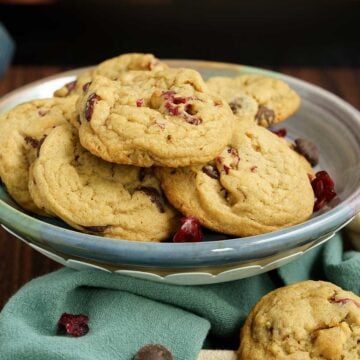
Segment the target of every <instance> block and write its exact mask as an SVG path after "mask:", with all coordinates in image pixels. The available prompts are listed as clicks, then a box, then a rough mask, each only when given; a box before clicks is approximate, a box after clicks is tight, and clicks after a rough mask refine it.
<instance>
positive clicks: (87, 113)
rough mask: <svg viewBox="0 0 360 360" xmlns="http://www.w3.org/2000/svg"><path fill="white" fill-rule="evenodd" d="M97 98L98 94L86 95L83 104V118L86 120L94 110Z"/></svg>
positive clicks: (88, 119) (98, 98) (89, 118)
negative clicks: (85, 100) (86, 97)
mask: <svg viewBox="0 0 360 360" xmlns="http://www.w3.org/2000/svg"><path fill="white" fill-rule="evenodd" d="M98 100H100V96H99V95H96V94H95V93H92V94H91V95H90V96H89V97H88V99H87V102H86V105H85V119H86V120H87V121H90V120H91V117H92V114H93V112H94V105H95V102H96V101H98Z"/></svg>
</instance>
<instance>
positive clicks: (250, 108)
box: [207, 75, 300, 127]
mask: <svg viewBox="0 0 360 360" xmlns="http://www.w3.org/2000/svg"><path fill="white" fill-rule="evenodd" d="M207 85H208V86H209V88H210V90H211V91H213V92H214V93H216V94H218V95H219V96H221V97H223V98H224V99H225V100H226V101H227V102H228V103H229V105H230V107H231V109H232V111H233V113H234V114H235V115H236V116H237V117H238V118H239V119H241V120H242V119H244V118H248V117H251V118H252V119H253V120H254V122H255V123H257V124H258V125H261V126H264V127H268V126H270V125H274V124H276V123H278V122H280V121H283V120H285V119H287V118H288V117H289V116H290V115H292V114H293V113H294V112H295V111H296V110H297V109H298V108H299V106H300V97H299V95H298V94H297V93H296V92H295V91H294V90H292V89H291V88H290V87H289V86H288V85H287V84H286V83H285V82H284V81H282V80H278V79H274V78H271V77H267V76H261V75H241V76H237V77H232V78H231V77H221V76H217V77H212V78H210V79H208V81H207Z"/></svg>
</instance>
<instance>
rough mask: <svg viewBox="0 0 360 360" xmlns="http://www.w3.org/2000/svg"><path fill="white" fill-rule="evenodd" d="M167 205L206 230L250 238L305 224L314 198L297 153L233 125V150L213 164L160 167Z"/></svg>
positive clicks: (246, 125)
mask: <svg viewBox="0 0 360 360" xmlns="http://www.w3.org/2000/svg"><path fill="white" fill-rule="evenodd" d="M157 173H158V175H159V177H160V181H161V185H162V187H163V189H164V191H165V194H166V196H167V197H168V199H169V201H170V202H171V203H172V204H173V205H174V206H175V207H176V208H177V209H178V210H180V212H182V213H184V214H185V215H186V216H195V217H196V218H198V219H199V221H200V223H201V224H202V225H204V226H206V227H208V228H209V229H212V230H215V231H218V232H221V233H225V234H230V235H237V236H251V235H258V234H263V233H268V232H271V231H275V230H279V229H282V228H286V227H289V226H292V225H295V224H298V223H301V222H303V221H305V220H306V219H308V218H309V217H310V216H311V214H312V211H313V206H314V194H313V191H312V188H311V184H310V181H309V178H308V175H307V173H306V171H305V168H304V166H303V164H302V162H301V161H300V160H299V157H298V154H296V153H295V152H294V151H293V150H291V149H290V148H289V146H288V145H287V144H286V142H284V140H283V139H280V138H278V137H277V136H276V135H274V134H273V133H271V132H270V131H268V130H267V129H264V128H262V127H260V126H258V125H256V124H254V123H251V122H237V124H236V127H235V131H234V136H233V139H232V143H231V146H228V147H226V148H225V150H224V151H223V152H222V153H221V154H220V155H219V156H218V157H217V158H216V159H215V160H214V161H212V162H209V163H207V164H205V165H200V166H191V167H186V168H179V169H166V168H158V169H157Z"/></svg>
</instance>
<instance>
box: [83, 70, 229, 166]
mask: <svg viewBox="0 0 360 360" xmlns="http://www.w3.org/2000/svg"><path fill="white" fill-rule="evenodd" d="M77 109H78V112H79V114H80V121H81V125H80V128H79V136H80V141H81V144H82V145H83V146H84V147H85V148H86V149H88V150H89V151H90V152H91V153H93V154H94V155H96V156H99V157H101V158H103V159H104V160H107V161H110V162H114V163H119V164H129V165H136V166H142V167H149V166H152V165H159V166H168V167H179V166H187V165H190V164H199V163H204V162H206V161H209V160H211V159H213V158H214V157H215V156H216V155H218V154H219V153H220V152H221V151H222V150H223V149H224V147H225V146H226V145H227V143H228V142H229V140H230V138H231V134H232V126H233V123H234V116H233V114H232V112H231V110H230V108H229V105H228V104H227V103H226V102H225V101H224V100H223V99H221V98H219V97H218V96H216V95H212V94H211V93H210V92H209V91H208V88H207V86H206V84H205V83H204V81H203V79H202V78H201V75H200V74H199V73H198V72H196V71H195V70H190V69H168V70H164V71H155V72H154V71H153V72H150V71H147V72H146V71H131V72H127V73H124V74H123V75H121V76H119V78H118V80H117V81H112V80H109V79H107V78H105V77H102V76H97V77H95V78H94V79H93V81H92V83H91V84H90V86H89V87H88V88H87V90H86V91H85V92H84V94H83V95H82V96H80V97H79V101H78V103H77Z"/></svg>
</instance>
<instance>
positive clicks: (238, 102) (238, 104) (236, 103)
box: [229, 97, 243, 114]
mask: <svg viewBox="0 0 360 360" xmlns="http://www.w3.org/2000/svg"><path fill="white" fill-rule="evenodd" d="M242 102H243V99H242V97H237V98H235V99H233V100H232V101H230V102H229V106H230V109H231V110H232V112H233V113H234V114H237V112H238V110H239V109H241V108H242Z"/></svg>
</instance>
